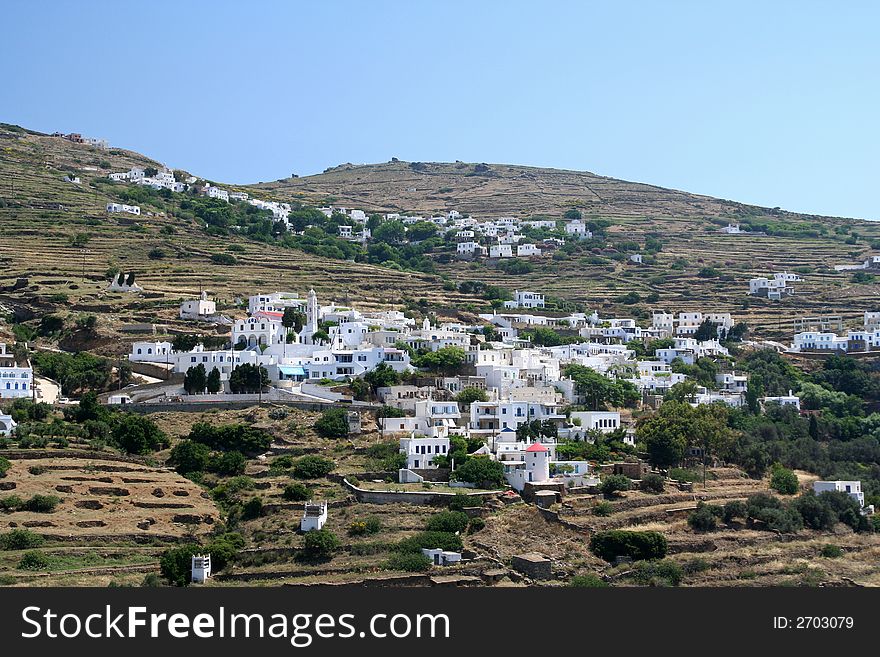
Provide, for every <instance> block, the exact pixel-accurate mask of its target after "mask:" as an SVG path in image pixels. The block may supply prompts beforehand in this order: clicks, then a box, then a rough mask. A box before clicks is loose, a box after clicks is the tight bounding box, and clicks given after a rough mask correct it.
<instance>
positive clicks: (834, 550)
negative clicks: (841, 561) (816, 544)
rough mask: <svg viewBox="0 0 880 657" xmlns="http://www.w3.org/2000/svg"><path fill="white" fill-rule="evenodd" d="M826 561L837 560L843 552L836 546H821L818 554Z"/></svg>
mask: <svg viewBox="0 0 880 657" xmlns="http://www.w3.org/2000/svg"><path fill="white" fill-rule="evenodd" d="M819 554H821V555H822V556H823V557H825V558H826V559H837V558H838V557H842V556H843V550H841V549H840V547H839V546H837V545H831V544H830V543H829V544H828V545H824V546H822V551H821V552H820V553H819Z"/></svg>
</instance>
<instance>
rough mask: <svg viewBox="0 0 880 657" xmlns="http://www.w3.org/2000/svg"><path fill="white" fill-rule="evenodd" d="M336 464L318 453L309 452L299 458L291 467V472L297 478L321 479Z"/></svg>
mask: <svg viewBox="0 0 880 657" xmlns="http://www.w3.org/2000/svg"><path fill="white" fill-rule="evenodd" d="M335 467H336V464H335V463H334V462H333V461H331V460H330V459H325V458H324V457H323V456H318V455H317V454H309V455H307V456H303V457H302V458H300V459H297V460H296V461H294V463H293V467H292V468H291V470H290V472H291V474H292V475H293V476H294V477H296V478H297V479H320V478H321V477H326V476H327V475H328V474H330V473H331V472H332V471H333V468H335Z"/></svg>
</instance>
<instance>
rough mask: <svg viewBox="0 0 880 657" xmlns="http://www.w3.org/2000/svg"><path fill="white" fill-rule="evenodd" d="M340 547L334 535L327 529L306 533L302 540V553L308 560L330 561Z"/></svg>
mask: <svg viewBox="0 0 880 657" xmlns="http://www.w3.org/2000/svg"><path fill="white" fill-rule="evenodd" d="M340 545H341V543H340V541H339V539H338V538H337V537H336V534H334V533H333V532H331V531H330V530H328V529H315V530H312V531H310V532H307V533H306V535H305V538H304V539H303V553H304V554H305V556H306V557H307V558H308V559H312V560H322V561H323V560H326V559H330V558H331V557H332V556H333V555H334V553H335V552H336V551H337V550H338V549H339V546H340Z"/></svg>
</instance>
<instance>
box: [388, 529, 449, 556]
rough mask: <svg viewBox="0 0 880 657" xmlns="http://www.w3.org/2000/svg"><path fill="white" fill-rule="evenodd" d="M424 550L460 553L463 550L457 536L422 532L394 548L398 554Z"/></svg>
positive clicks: (446, 533) (445, 533)
mask: <svg viewBox="0 0 880 657" xmlns="http://www.w3.org/2000/svg"><path fill="white" fill-rule="evenodd" d="M422 548H428V549H435V548H439V549H441V550H450V551H453V552H458V551H460V550H461V548H462V542H461V538H460V537H459V536H458V535H457V534H450V533H449V532H430V531H427V532H421V533H419V534H416V535H415V536H410V537H409V538H405V539H403V540H402V541H400V542H399V543H398V544H397V545H395V546H394V549H395V551H397V552H418V553H421V550H422Z"/></svg>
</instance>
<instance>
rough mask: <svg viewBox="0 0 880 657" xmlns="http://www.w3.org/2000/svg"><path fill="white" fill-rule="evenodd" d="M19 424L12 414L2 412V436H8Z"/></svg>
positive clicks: (0, 421) (0, 429)
mask: <svg viewBox="0 0 880 657" xmlns="http://www.w3.org/2000/svg"><path fill="white" fill-rule="evenodd" d="M17 426H18V424H17V423H16V421H15V420H13V419H12V416H11V415H6V414H5V413H0V436H8V435H10V434H11V433H12V432H13V431H15V427H17Z"/></svg>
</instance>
